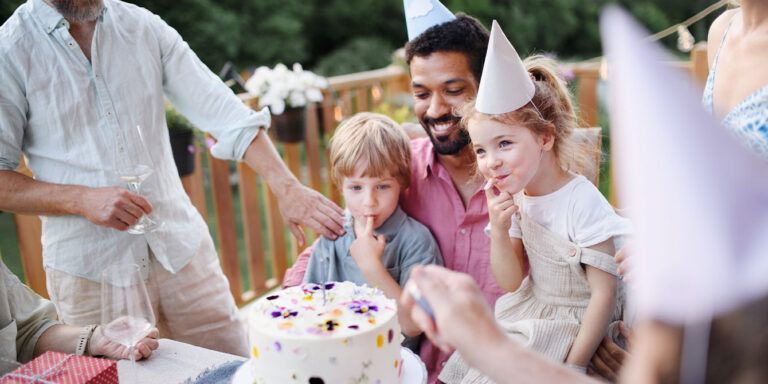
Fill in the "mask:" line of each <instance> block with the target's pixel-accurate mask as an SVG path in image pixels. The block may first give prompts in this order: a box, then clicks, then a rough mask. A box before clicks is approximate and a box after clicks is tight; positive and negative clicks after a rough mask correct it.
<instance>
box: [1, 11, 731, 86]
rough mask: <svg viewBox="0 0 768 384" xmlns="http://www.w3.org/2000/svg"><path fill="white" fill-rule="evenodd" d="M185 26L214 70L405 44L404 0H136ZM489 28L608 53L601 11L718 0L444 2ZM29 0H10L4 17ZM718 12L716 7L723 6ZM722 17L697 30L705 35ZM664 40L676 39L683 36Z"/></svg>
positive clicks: (658, 18)
mask: <svg viewBox="0 0 768 384" xmlns="http://www.w3.org/2000/svg"><path fill="white" fill-rule="evenodd" d="M129 2H133V3H135V4H137V5H139V6H142V7H145V8H147V9H149V10H151V11H152V12H154V13H156V14H158V15H160V16H161V17H162V18H163V19H164V20H165V21H166V22H168V24H170V25H171V26H172V27H174V28H176V29H177V30H178V31H179V33H181V35H182V36H183V37H184V39H185V40H186V41H187V42H188V43H189V45H190V46H191V47H192V49H193V50H194V51H195V52H196V53H197V54H198V56H200V58H201V59H202V61H203V62H204V63H205V64H207V65H208V67H209V68H211V70H213V72H215V73H218V72H219V71H220V70H221V68H222V66H223V65H224V63H225V62H227V61H232V62H233V63H234V64H235V65H236V67H237V68H238V69H239V70H245V69H248V68H254V67H257V66H259V65H269V66H273V65H275V64H277V63H278V62H282V63H286V64H289V65H290V64H292V63H294V62H300V63H302V64H303V65H304V68H307V69H312V70H315V71H316V72H319V73H320V74H323V75H326V76H333V75H339V74H344V73H352V72H358V71H362V70H368V69H374V68H380V67H384V66H386V65H387V64H389V63H390V61H391V53H392V51H393V50H395V49H396V48H398V47H401V46H403V45H404V44H405V42H406V39H407V37H406V29H405V21H404V17H403V2H402V0H354V1H349V0H322V1H320V0H132V1H129ZM442 2H443V4H445V5H446V6H447V7H448V8H449V9H451V10H452V11H454V12H459V11H462V12H466V13H468V14H470V15H472V16H475V17H477V18H478V19H479V20H480V21H481V22H482V23H483V24H485V25H486V26H490V24H491V20H492V19H494V18H495V19H497V20H498V21H499V23H500V24H501V26H502V28H504V30H505V31H506V32H507V34H508V35H509V37H510V40H512V42H513V43H514V44H515V47H516V48H517V49H518V52H520V53H521V55H525V54H526V53H531V52H534V51H536V52H539V51H546V52H553V53H556V54H557V55H558V57H559V58H561V59H562V58H565V59H573V60H578V59H585V58H589V57H593V56H597V55H599V54H600V41H599V32H598V24H597V19H598V14H599V10H600V9H601V8H602V7H603V6H604V5H605V4H608V3H620V4H622V5H623V6H624V7H625V8H627V9H629V10H630V11H631V12H632V13H633V14H634V15H635V16H636V17H637V18H638V19H639V20H640V21H641V22H642V23H643V24H645V25H646V27H647V28H648V29H649V30H650V31H651V32H657V31H659V30H661V29H664V28H666V27H668V26H670V25H672V24H676V23H678V22H681V21H683V20H685V19H686V18H688V17H689V16H692V15H693V14H695V13H696V12H698V11H699V10H701V9H703V8H705V7H706V6H707V5H709V4H711V3H714V0H622V1H608V0H507V1H502V0H443V1H442ZM21 3H23V1H22V0H2V3H1V4H2V5H0V20H1V21H5V19H7V18H8V17H9V16H10V15H11V13H12V12H13V11H14V9H16V7H18V6H19V5H20V4H21ZM717 13H718V12H716V14H717ZM714 17H715V16H714V15H713V16H710V17H708V18H707V19H705V20H703V21H701V22H699V23H696V24H695V25H694V26H693V28H692V29H691V32H692V33H693V35H694V36H695V37H696V39H697V40H704V39H706V35H707V26H708V25H709V24H710V23H711V22H712V20H714ZM667 40H668V41H665V42H666V43H667V44H670V46H672V45H673V44H674V42H675V36H674V35H673V36H672V37H669V38H668V39H667Z"/></svg>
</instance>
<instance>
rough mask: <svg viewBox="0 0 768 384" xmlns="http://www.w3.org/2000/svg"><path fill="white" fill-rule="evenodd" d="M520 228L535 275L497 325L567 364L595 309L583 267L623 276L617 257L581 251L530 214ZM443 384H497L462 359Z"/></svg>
mask: <svg viewBox="0 0 768 384" xmlns="http://www.w3.org/2000/svg"><path fill="white" fill-rule="evenodd" d="M520 226H521V229H522V233H523V246H524V247H525V250H526V253H527V254H528V261H529V263H530V271H529V274H528V276H527V277H526V278H525V279H524V280H523V282H522V283H521V285H520V288H518V289H517V291H515V292H511V293H507V294H505V295H504V296H502V297H500V298H499V299H498V300H497V301H496V310H495V312H496V321H497V322H498V323H499V325H500V326H501V328H502V329H504V331H506V333H507V335H508V336H509V338H510V339H512V340H514V341H515V342H517V343H519V344H521V345H523V346H525V347H527V348H530V349H532V350H535V351H537V352H539V353H541V354H543V355H545V356H547V357H549V358H550V359H552V360H554V361H557V362H563V361H565V358H566V356H567V355H568V351H569V350H570V348H571V344H573V341H574V340H575V339H576V335H577V334H578V332H579V328H580V327H581V319H582V318H583V317H584V312H586V310H587V304H589V298H590V293H589V283H588V282H587V278H586V272H585V270H584V267H583V266H582V264H588V265H591V266H593V267H595V268H599V269H601V270H603V271H606V272H608V273H610V274H612V275H614V276H618V275H617V272H616V268H617V267H618V266H617V264H616V263H615V262H614V261H613V256H612V255H608V254H605V253H602V252H598V251H595V250H593V249H590V248H584V247H579V246H577V245H576V244H574V243H572V242H570V241H568V240H567V239H564V238H562V237H561V236H559V235H557V234H555V233H553V232H551V231H549V230H547V229H546V228H544V227H542V226H541V225H540V224H538V223H536V222H535V221H533V220H531V219H530V218H529V217H528V216H527V215H526V214H521V221H520ZM617 301H618V300H617ZM621 308H622V306H621V305H620V304H619V303H618V302H617V304H616V307H615V309H614V313H613V319H612V321H614V322H615V321H616V320H619V319H621ZM478 347H482V346H478ZM490 358H496V359H505V358H507V357H505V356H493V357H490ZM439 378H440V380H441V381H443V382H445V383H446V384H458V383H460V384H470V383H471V384H475V383H493V381H492V380H491V379H489V378H488V377H487V376H485V375H483V374H482V373H480V372H479V371H477V370H475V369H471V368H469V367H468V366H467V364H466V363H465V362H464V360H463V359H462V358H461V356H460V355H459V354H458V353H454V354H453V355H452V356H451V358H450V359H449V360H448V362H447V363H446V364H445V367H444V368H443V370H442V372H441V373H440V376H439Z"/></svg>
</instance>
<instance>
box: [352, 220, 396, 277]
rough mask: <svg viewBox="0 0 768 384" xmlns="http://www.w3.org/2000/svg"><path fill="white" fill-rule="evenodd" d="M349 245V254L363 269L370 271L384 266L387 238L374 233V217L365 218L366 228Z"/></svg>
mask: <svg viewBox="0 0 768 384" xmlns="http://www.w3.org/2000/svg"><path fill="white" fill-rule="evenodd" d="M356 235H357V237H356V238H355V241H353V242H352V245H351V246H350V247H349V254H350V255H351V256H352V258H353V259H354V260H355V263H357V265H358V267H360V270H361V271H370V270H371V269H373V268H377V267H380V266H383V264H382V263H381V257H382V255H384V247H385V246H386V245H387V240H386V238H385V237H384V235H378V236H374V235H373V217H370V216H369V217H368V218H367V219H366V220H365V228H364V229H363V231H362V232H361V233H357V234H356Z"/></svg>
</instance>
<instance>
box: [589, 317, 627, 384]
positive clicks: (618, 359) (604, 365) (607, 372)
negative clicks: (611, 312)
mask: <svg viewBox="0 0 768 384" xmlns="http://www.w3.org/2000/svg"><path fill="white" fill-rule="evenodd" d="M619 332H620V333H621V334H622V335H623V336H624V338H625V339H627V348H631V341H632V330H631V329H629V328H627V327H626V326H624V323H623V322H620V323H619ZM627 358H629V353H628V352H627V351H625V350H623V349H621V347H619V346H618V345H616V343H614V342H613V340H611V338H610V337H609V336H605V337H603V342H602V343H600V346H599V347H597V352H595V355H594V356H592V364H591V366H590V369H588V371H587V373H588V374H589V375H590V376H593V377H598V378H600V377H602V378H604V379H606V380H609V381H611V382H614V383H615V382H616V381H617V380H618V378H619V371H620V370H621V367H622V366H623V365H624V361H625V360H626V359H627ZM592 366H594V369H595V371H592V369H591V367H592Z"/></svg>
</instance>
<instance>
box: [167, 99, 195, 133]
mask: <svg viewBox="0 0 768 384" xmlns="http://www.w3.org/2000/svg"><path fill="white" fill-rule="evenodd" d="M165 122H166V124H167V125H168V130H169V131H183V130H194V126H193V125H192V123H190V122H189V120H187V118H186V117H184V116H183V115H182V114H180V113H178V112H176V109H174V108H173V107H172V106H170V105H166V106H165Z"/></svg>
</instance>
